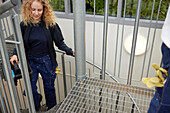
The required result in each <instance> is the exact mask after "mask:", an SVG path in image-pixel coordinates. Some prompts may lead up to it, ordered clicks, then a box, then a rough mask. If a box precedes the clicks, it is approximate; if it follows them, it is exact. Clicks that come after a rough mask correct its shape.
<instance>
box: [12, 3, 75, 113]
mask: <svg viewBox="0 0 170 113" xmlns="http://www.w3.org/2000/svg"><path fill="white" fill-rule="evenodd" d="M21 15H22V18H23V21H22V22H21V23H20V26H21V32H22V36H23V41H24V47H25V53H26V56H27V61H28V63H29V65H30V66H31V68H32V71H33V73H32V80H31V87H32V92H33V98H34V104H35V108H36V110H38V109H39V107H40V102H41V100H42V96H41V95H40V94H39V93H38V92H37V86H36V83H37V80H38V74H39V73H40V74H41V76H42V79H43V84H44V92H45V98H46V106H47V107H48V109H50V108H52V107H53V106H55V105H56V94H55V87H54V81H55V78H56V74H55V71H56V67H57V66H58V64H57V61H56V53H55V49H54V46H53V42H54V43H55V45H56V46H57V47H58V48H59V49H60V50H63V51H65V52H66V54H67V55H72V56H74V55H75V52H74V51H72V49H71V48H69V47H68V46H67V45H66V44H65V43H64V38H63V36H62V33H61V30H60V28H59V26H58V24H57V23H56V22H55V15H54V13H53V10H52V8H51V6H50V5H49V3H48V1H47V0H24V2H23V4H22V8H21ZM13 61H16V62H17V63H18V58H17V52H16V50H14V53H13V56H12V57H11V59H10V62H11V63H12V64H13Z"/></svg>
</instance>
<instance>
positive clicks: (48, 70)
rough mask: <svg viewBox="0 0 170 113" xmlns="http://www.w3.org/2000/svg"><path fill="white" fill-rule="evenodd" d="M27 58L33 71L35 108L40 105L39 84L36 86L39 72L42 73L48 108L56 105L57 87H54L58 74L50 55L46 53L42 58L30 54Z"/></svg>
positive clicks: (32, 81) (32, 83)
mask: <svg viewBox="0 0 170 113" xmlns="http://www.w3.org/2000/svg"><path fill="white" fill-rule="evenodd" d="M27 60H28V63H29V65H30V66H31V68H32V71H33V73H32V80H31V87H32V92H33V98H34V104H35V108H37V107H39V106H40V105H39V104H40V99H39V96H40V95H39V94H38V92H37V86H36V84H37V80H38V74H39V73H40V74H41V76H42V79H43V85H44V92H45V98H46V106H47V107H48V108H52V107H53V106H55V105H56V94H55V87H54V81H55V78H56V74H55V68H53V66H52V63H51V60H50V57H49V55H46V56H44V57H41V58H36V57H34V56H32V55H28V57H27ZM56 67H57V66H56Z"/></svg>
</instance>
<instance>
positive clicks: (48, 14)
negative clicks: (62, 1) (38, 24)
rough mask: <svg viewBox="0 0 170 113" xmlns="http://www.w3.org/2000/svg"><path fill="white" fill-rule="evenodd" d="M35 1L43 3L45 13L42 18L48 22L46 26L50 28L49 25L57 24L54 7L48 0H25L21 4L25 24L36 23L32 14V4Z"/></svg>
mask: <svg viewBox="0 0 170 113" xmlns="http://www.w3.org/2000/svg"><path fill="white" fill-rule="evenodd" d="M34 1H38V2H40V3H41V4H42V6H43V15H42V19H43V21H44V22H45V23H46V28H47V29H48V27H49V26H54V25H55V18H56V16H55V14H54V12H53V9H52V7H51V6H50V4H49V3H48V1H47V0H24V2H23V4H22V6H21V15H22V19H23V22H24V24H25V25H28V24H34V23H33V17H32V16H31V15H32V13H31V4H32V3H33V2H34Z"/></svg>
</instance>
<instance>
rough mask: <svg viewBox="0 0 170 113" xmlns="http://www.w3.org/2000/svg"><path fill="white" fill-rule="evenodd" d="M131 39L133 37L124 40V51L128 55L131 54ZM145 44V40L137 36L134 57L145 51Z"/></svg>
mask: <svg viewBox="0 0 170 113" xmlns="http://www.w3.org/2000/svg"><path fill="white" fill-rule="evenodd" d="M132 38H133V36H132V35H130V36H129V37H127V38H126V40H125V42H124V47H125V50H126V51H127V52H128V53H129V54H131V48H132ZM146 43H147V41H146V39H145V38H144V37H143V36H141V35H138V37H137V42H136V49H135V55H141V54H143V53H145V51H146Z"/></svg>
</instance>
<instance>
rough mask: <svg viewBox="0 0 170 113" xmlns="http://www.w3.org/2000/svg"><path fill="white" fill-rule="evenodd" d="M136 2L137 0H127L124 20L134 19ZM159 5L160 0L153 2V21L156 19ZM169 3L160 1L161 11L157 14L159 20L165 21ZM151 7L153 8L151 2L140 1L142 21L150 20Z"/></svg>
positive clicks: (147, 0)
mask: <svg viewBox="0 0 170 113" xmlns="http://www.w3.org/2000/svg"><path fill="white" fill-rule="evenodd" d="M137 1H138V0H127V3H126V18H135V15H136V7H137ZM124 3H125V0H124ZM124 3H123V9H122V12H123V11H124ZM159 3H160V0H155V6H154V14H153V20H156V18H157V13H158V8H159ZM169 3H170V1H168V0H163V1H162V3H161V9H160V12H159V20H165V17H166V13H167V10H168V6H169ZM152 6H153V0H142V8H141V18H142V19H150V18H151V14H152ZM122 14H123V13H122ZM122 17H123V15H122Z"/></svg>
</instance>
